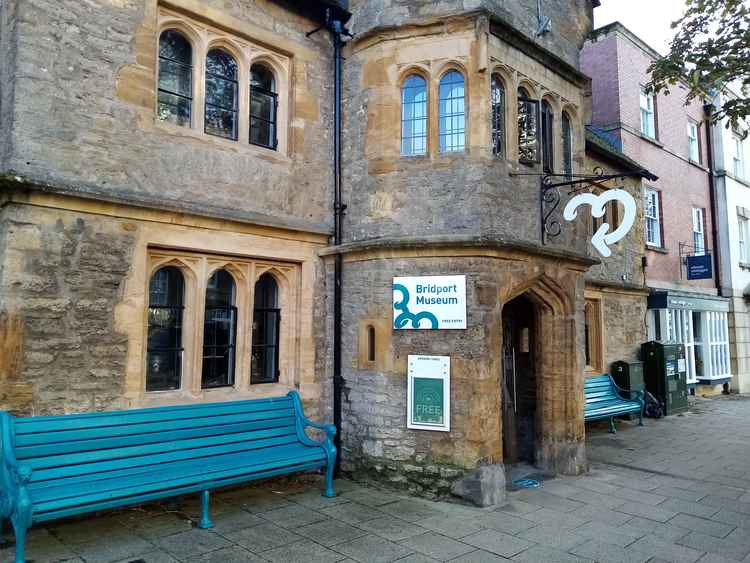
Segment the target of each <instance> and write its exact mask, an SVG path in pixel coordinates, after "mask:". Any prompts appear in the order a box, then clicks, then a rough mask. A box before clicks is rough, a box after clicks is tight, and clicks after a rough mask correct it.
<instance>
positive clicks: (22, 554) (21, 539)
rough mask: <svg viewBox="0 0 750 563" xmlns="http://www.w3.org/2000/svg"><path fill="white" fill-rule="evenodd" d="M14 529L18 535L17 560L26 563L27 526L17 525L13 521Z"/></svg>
mask: <svg viewBox="0 0 750 563" xmlns="http://www.w3.org/2000/svg"><path fill="white" fill-rule="evenodd" d="M13 531H14V532H15V535H16V562H15V563H26V527H25V526H16V524H15V523H13Z"/></svg>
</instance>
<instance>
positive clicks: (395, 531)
mask: <svg viewBox="0 0 750 563" xmlns="http://www.w3.org/2000/svg"><path fill="white" fill-rule="evenodd" d="M435 518H439V516H436V517H435ZM357 527H358V528H361V529H362V530H364V531H365V532H369V533H371V534H375V535H377V536H380V537H381V538H385V539H387V540H390V541H399V540H405V539H406V538H410V537H412V536H418V535H419V534H424V533H425V532H426V531H427V530H426V529H425V528H422V527H421V526H417V525H416V524H413V523H411V522H406V521H405V520H400V519H398V518H394V517H393V516H386V517H383V518H376V519H374V520H367V521H365V522H360V523H359V524H357Z"/></svg>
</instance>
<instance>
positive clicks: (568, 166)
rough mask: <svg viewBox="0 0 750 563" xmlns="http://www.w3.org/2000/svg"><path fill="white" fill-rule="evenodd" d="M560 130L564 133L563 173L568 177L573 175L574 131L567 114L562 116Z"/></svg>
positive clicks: (564, 113)
mask: <svg viewBox="0 0 750 563" xmlns="http://www.w3.org/2000/svg"><path fill="white" fill-rule="evenodd" d="M560 129H561V132H562V147H563V173H564V174H565V175H566V176H571V175H572V174H573V130H572V129H571V125H570V117H569V116H568V113H567V112H563V114H562V120H561V125H560Z"/></svg>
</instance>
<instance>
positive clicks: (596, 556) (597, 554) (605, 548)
mask: <svg viewBox="0 0 750 563" xmlns="http://www.w3.org/2000/svg"><path fill="white" fill-rule="evenodd" d="M569 551H570V552H571V553H572V554H574V555H579V556H581V557H587V558H589V559H593V560H594V561H597V562H598V563H644V562H645V561H648V560H649V559H650V556H648V555H646V554H644V553H641V552H638V551H634V550H632V549H626V548H622V547H619V546H617V545H613V544H610V543H605V542H603V541H599V540H595V539H592V540H588V541H587V542H585V543H582V544H580V545H577V546H575V547H573V548H572V549H570V550H569Z"/></svg>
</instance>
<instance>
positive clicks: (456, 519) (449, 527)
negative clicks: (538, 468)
mask: <svg viewBox="0 0 750 563" xmlns="http://www.w3.org/2000/svg"><path fill="white" fill-rule="evenodd" d="M419 525H420V526H422V527H423V528H427V529H428V530H432V531H433V532H438V533H440V534H443V535H444V536H448V537H449V538H453V539H461V538H463V537H465V536H468V535H469V534H474V533H476V532H478V531H479V530H481V529H482V526H481V524H480V523H479V521H478V519H477V518H470V517H460V516H450V515H446V516H430V517H429V518H424V519H423V520H420V521H419Z"/></svg>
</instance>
